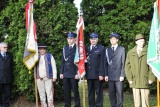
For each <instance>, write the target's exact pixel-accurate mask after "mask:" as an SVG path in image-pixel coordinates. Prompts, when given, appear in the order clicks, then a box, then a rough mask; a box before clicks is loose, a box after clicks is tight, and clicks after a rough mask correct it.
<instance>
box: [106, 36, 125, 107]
mask: <svg viewBox="0 0 160 107" xmlns="http://www.w3.org/2000/svg"><path fill="white" fill-rule="evenodd" d="M119 37H120V35H119V34H117V33H112V34H111V35H110V43H111V45H112V46H111V47H109V48H108V49H106V57H107V62H108V63H107V68H108V69H107V70H106V71H107V72H106V73H105V81H106V82H108V85H109V98H110V104H111V107H123V80H124V77H125V72H124V65H125V49H124V48H123V47H122V46H120V45H118V40H119ZM116 94H117V95H116Z"/></svg>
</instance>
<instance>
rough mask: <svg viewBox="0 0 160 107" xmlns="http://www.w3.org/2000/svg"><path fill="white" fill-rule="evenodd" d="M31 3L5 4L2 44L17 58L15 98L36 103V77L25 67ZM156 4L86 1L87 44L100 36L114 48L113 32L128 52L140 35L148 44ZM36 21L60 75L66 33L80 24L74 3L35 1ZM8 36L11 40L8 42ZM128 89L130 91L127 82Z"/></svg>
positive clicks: (11, 0)
mask: <svg viewBox="0 0 160 107" xmlns="http://www.w3.org/2000/svg"><path fill="white" fill-rule="evenodd" d="M27 1H28V0H1V2H0V41H5V42H7V43H8V44H9V50H10V51H11V52H12V53H13V55H14V80H13V90H12V95H13V96H12V98H16V97H18V96H20V95H25V96H27V98H28V99H29V100H34V96H35V93H34V77H33V75H34V73H33V71H32V73H31V74H28V71H27V69H26V67H25V66H24V65H23V63H22V59H23V51H24V45H25V40H26V29H25V6H26V3H27ZM154 2H155V0H107V1H106V0H83V2H82V8H83V18H84V22H85V32H84V36H85V44H86V45H88V44H89V34H90V33H92V32H97V33H99V35H100V37H99V43H100V44H102V45H104V46H105V47H108V46H109V45H110V42H109V35H110V34H111V33H112V32H117V33H120V34H121V39H120V41H119V44H121V45H122V46H124V47H125V48H126V52H127V51H128V50H129V49H131V48H132V47H133V46H134V38H135V35H136V34H137V33H142V34H144V36H145V38H146V40H147V41H148V38H149V31H150V25H151V20H152V14H153V3H154ZM34 20H35V22H36V25H37V37H38V42H44V43H46V44H47V46H48V51H49V52H51V53H52V54H53V55H54V57H55V59H56V63H57V68H58V73H59V68H60V59H61V53H62V47H63V46H64V45H66V44H67V42H66V32H68V31H74V30H75V29H76V28H75V26H76V22H77V20H78V13H77V9H76V8H75V6H74V3H73V0H34ZM7 34H8V35H9V37H8V38H7V39H4V36H5V35H7ZM146 44H147V42H146ZM58 77H59V74H58ZM124 86H125V89H126V91H127V90H128V89H129V88H128V82H127V81H125V84H124ZM151 92H156V83H155V84H153V85H152V86H151ZM62 93H63V85H62V81H61V80H59V78H58V80H57V82H56V84H55V100H59V99H62V98H63V94H62Z"/></svg>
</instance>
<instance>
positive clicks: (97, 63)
mask: <svg viewBox="0 0 160 107" xmlns="http://www.w3.org/2000/svg"><path fill="white" fill-rule="evenodd" d="M86 55H87V63H86V78H87V79H98V78H99V76H104V72H105V71H104V70H105V69H104V64H105V49H104V47H103V46H101V45H96V46H95V47H94V48H93V49H92V50H90V46H88V47H86Z"/></svg>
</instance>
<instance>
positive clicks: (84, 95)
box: [83, 77, 86, 107]
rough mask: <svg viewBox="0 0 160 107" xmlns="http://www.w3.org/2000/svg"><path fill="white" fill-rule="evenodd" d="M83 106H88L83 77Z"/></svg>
mask: <svg viewBox="0 0 160 107" xmlns="http://www.w3.org/2000/svg"><path fill="white" fill-rule="evenodd" d="M83 107H86V91H85V79H84V77H83Z"/></svg>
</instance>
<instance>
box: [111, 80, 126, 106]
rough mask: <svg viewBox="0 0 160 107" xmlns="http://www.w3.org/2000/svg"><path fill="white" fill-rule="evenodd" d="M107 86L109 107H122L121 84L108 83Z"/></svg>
mask: <svg viewBox="0 0 160 107" xmlns="http://www.w3.org/2000/svg"><path fill="white" fill-rule="evenodd" d="M108 86H109V99H110V103H111V107H123V82H121V81H109V82H108Z"/></svg>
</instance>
